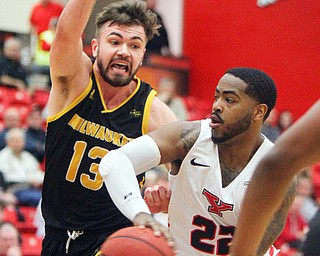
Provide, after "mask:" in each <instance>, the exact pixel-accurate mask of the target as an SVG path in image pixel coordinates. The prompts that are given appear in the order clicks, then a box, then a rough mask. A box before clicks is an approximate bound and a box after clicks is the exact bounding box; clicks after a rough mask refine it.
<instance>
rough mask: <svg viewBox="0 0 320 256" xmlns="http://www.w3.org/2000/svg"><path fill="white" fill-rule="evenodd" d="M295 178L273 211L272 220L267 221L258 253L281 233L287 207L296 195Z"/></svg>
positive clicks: (266, 249)
mask: <svg viewBox="0 0 320 256" xmlns="http://www.w3.org/2000/svg"><path fill="white" fill-rule="evenodd" d="M296 185H297V182H296V179H294V181H293V182H292V183H291V185H290V187H289V189H288V191H287V194H286V196H285V199H284V200H283V201H282V204H281V206H280V208H279V209H278V211H277V212H276V213H275V215H274V217H273V219H272V221H271V222H270V223H269V225H268V228H267V230H266V232H265V234H264V237H263V240H262V241H261V244H260V246H259V250H258V255H264V253H266V251H268V249H269V248H270V246H271V245H272V244H273V243H274V241H275V240H276V239H277V237H278V236H279V235H280V234H281V232H282V230H283V228H284V226H285V224H286V219H287V215H288V212H289V209H290V207H291V205H292V203H293V200H294V198H295V196H296Z"/></svg>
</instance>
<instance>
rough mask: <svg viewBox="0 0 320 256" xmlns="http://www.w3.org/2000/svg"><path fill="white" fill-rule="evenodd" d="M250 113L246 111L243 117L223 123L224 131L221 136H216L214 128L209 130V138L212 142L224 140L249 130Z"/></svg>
mask: <svg viewBox="0 0 320 256" xmlns="http://www.w3.org/2000/svg"><path fill="white" fill-rule="evenodd" d="M251 119H252V113H251V112H248V113H247V114H246V115H245V116H244V117H243V118H241V119H239V120H238V121H237V122H235V123H232V124H227V125H226V124H224V125H225V127H224V132H223V134H222V135H221V136H216V135H215V134H214V130H213V129H212V131H211V139H212V141H213V143H214V144H219V143H223V142H226V141H228V140H230V139H232V138H234V137H236V136H238V135H240V134H242V133H244V132H246V131H247V130H249V128H250V125H251Z"/></svg>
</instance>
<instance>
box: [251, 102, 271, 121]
mask: <svg viewBox="0 0 320 256" xmlns="http://www.w3.org/2000/svg"><path fill="white" fill-rule="evenodd" d="M267 111H268V106H267V105H266V104H258V105H257V106H256V107H255V110H254V116H253V119H254V120H255V121H258V120H263V119H264V116H265V115H266V113H267Z"/></svg>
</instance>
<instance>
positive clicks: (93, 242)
mask: <svg viewBox="0 0 320 256" xmlns="http://www.w3.org/2000/svg"><path fill="white" fill-rule="evenodd" d="M107 236H108V235H107V234H103V235H99V234H93V233H87V232H83V234H82V235H80V236H79V237H77V238H76V239H75V240H72V239H70V242H69V247H68V253H67V251H66V244H67V241H68V238H69V237H68V234H67V230H60V229H52V228H47V227H46V236H45V238H44V239H43V242H42V251H41V256H65V255H67V256H95V255H97V253H98V252H99V248H100V246H101V245H102V244H103V242H104V241H105V240H106V238H107Z"/></svg>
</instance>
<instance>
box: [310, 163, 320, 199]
mask: <svg viewBox="0 0 320 256" xmlns="http://www.w3.org/2000/svg"><path fill="white" fill-rule="evenodd" d="M310 176H311V180H312V184H313V188H314V198H315V200H316V201H317V203H318V204H319V205H320V163H317V164H314V165H313V166H311V171H310Z"/></svg>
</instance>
